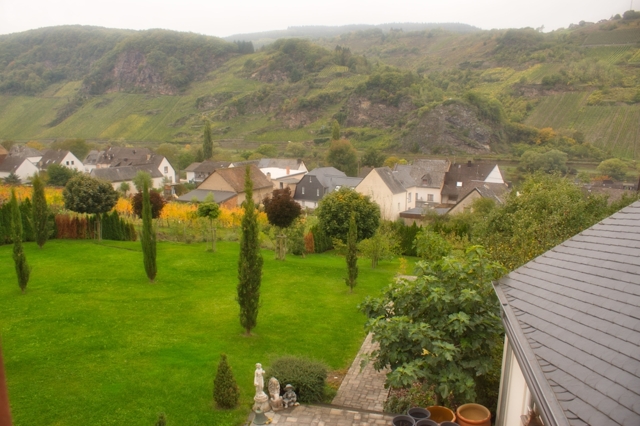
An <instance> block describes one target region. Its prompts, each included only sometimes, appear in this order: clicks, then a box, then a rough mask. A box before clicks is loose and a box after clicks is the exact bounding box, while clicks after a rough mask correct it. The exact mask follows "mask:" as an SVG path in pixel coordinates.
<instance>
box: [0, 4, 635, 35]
mask: <svg viewBox="0 0 640 426" xmlns="http://www.w3.org/2000/svg"><path fill="white" fill-rule="evenodd" d="M632 2H633V3H632ZM631 5H633V8H634V9H640V0H509V1H508V0H458V1H455V0H393V1H381V0H321V1H308V0H179V1H178V0H108V1H104V0H0V34H8V33H14V32H20V31H26V30H29V29H34V28H41V27H49V26H54V25H69V24H80V25H96V26H102V27H108V28H127V29H136V30H142V29H149V28H166V29H171V30H177V31H191V32H195V33H200V34H208V35H214V36H218V37H225V36H229V35H232V34H238V33H249V32H258V31H268V30H281V29H286V28H287V27H289V26H300V25H346V24H384V23H393V22H460V23H465V24H470V25H474V26H477V27H480V28H482V29H492V28H522V27H533V28H538V27H541V26H544V29H545V31H549V30H554V29H557V28H561V27H567V26H569V24H571V23H578V22H580V21H583V20H584V21H587V22H594V21H599V20H600V19H608V18H609V17H611V16H612V15H615V14H616V13H620V14H622V13H623V12H624V11H626V10H628V9H629V8H630V6H631Z"/></svg>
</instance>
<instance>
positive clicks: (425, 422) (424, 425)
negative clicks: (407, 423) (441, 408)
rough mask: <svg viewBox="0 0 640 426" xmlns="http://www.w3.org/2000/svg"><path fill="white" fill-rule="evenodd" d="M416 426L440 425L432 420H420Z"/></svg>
mask: <svg viewBox="0 0 640 426" xmlns="http://www.w3.org/2000/svg"><path fill="white" fill-rule="evenodd" d="M416 426H438V423H436V422H434V421H433V420H431V419H420V420H418V421H417V422H416Z"/></svg>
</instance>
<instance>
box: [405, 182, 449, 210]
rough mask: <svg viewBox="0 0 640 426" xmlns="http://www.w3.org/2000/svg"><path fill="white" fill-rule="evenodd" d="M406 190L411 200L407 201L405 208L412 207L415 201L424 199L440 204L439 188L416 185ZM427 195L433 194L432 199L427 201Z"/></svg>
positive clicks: (414, 205)
mask: <svg viewBox="0 0 640 426" xmlns="http://www.w3.org/2000/svg"><path fill="white" fill-rule="evenodd" d="M407 192H410V193H411V202H410V203H408V205H407V209H412V208H414V207H417V206H416V199H417V201H424V202H425V203H426V202H429V203H436V204H440V202H441V200H442V196H441V192H442V191H441V189H439V188H420V187H417V186H414V187H411V188H408V189H407ZM429 195H433V201H429Z"/></svg>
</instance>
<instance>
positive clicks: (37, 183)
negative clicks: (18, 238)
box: [31, 175, 49, 248]
mask: <svg viewBox="0 0 640 426" xmlns="http://www.w3.org/2000/svg"><path fill="white" fill-rule="evenodd" d="M31 183H32V184H33V196H32V197H33V234H34V237H35V240H36V243H38V247H40V248H42V246H44V243H46V242H47V238H48V237H49V207H47V199H46V198H45V196H44V183H43V182H42V179H41V178H40V175H36V176H35V177H34V178H33V180H32V181H31Z"/></svg>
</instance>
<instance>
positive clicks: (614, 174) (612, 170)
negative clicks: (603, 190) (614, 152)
mask: <svg viewBox="0 0 640 426" xmlns="http://www.w3.org/2000/svg"><path fill="white" fill-rule="evenodd" d="M598 172H600V173H601V174H603V175H605V176H609V177H610V178H612V179H615V180H624V178H625V177H626V176H627V165H626V164H625V163H624V161H622V160H621V159H619V158H609V159H608V160H604V161H603V162H601V163H600V164H598Z"/></svg>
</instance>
